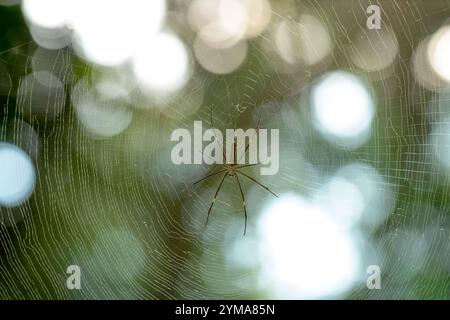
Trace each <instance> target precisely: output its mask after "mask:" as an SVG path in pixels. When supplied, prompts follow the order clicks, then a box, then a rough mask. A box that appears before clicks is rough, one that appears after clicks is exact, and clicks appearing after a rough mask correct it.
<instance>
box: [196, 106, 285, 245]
mask: <svg viewBox="0 0 450 320" xmlns="http://www.w3.org/2000/svg"><path fill="white" fill-rule="evenodd" d="M260 120H261V117H260V118H259V120H258V125H257V127H256V134H258V130H259V122H260ZM210 121H211V128H214V125H213V118H212V110H211V118H210ZM249 144H250V141H248V142H247V144H246V146H245V150H244V153H243V154H242V155H241V157H242V156H245V154H246V153H247V150H248V148H249ZM232 148H233V150H234V153H233V162H231V163H226V157H225V153H224V152H223V149H222V155H223V159H224V161H223V162H224V164H223V165H222V169H220V170H218V171H216V172H213V173H210V174H208V175H206V176H205V177H203V178H201V179H200V180H198V181H196V182H194V183H193V185H196V184H197V183H200V182H202V181H205V180H207V179H209V178H211V177H213V176H215V175H217V174H221V173H224V175H223V176H222V179H221V180H220V183H219V186H218V187H217V190H216V193H215V194H214V198H213V199H212V201H211V205H210V206H209V209H208V214H207V216H206V223H205V227H206V225H207V224H208V220H209V216H210V214H211V210H212V208H213V206H214V203H215V202H216V199H217V196H218V194H219V192H220V189H221V188H222V185H223V182H224V181H225V178H227V177H235V178H236V182H237V185H238V187H239V191H240V193H241V199H242V205H243V207H244V236H245V233H246V231H247V207H246V205H245V196H244V192H243V191H242V186H241V182H240V180H239V176H240V175H242V176H243V177H245V178H247V179H249V180H251V181H252V182H254V183H256V184H258V185H259V186H261V187H262V188H264V189H266V190H267V191H268V192H270V193H271V194H273V195H274V196H275V197H277V198H278V195H276V194H275V193H274V192H273V191H272V190H270V189H269V188H268V187H266V186H265V185H263V184H262V183H261V182H259V181H258V180H256V179H255V178H253V177H251V176H250V175H248V174H246V173H244V172H242V171H241V169H243V168H248V167H252V166H256V165H259V163H255V164H245V165H239V164H238V163H237V162H238V161H237V152H236V143H235V142H233V144H232Z"/></svg>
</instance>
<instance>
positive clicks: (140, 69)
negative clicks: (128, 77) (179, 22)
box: [133, 33, 190, 93]
mask: <svg viewBox="0 0 450 320" xmlns="http://www.w3.org/2000/svg"><path fill="white" fill-rule="evenodd" d="M189 68H190V61H189V55H188V52H187V50H186V47H185V46H184V44H183V43H182V42H181V40H180V39H179V38H178V37H176V36H175V35H172V34H169V33H161V34H158V35H156V36H155V37H154V38H150V39H149V40H148V42H147V43H146V46H145V47H142V48H140V50H139V51H138V52H137V53H136V55H135V56H134V58H133V70H134V73H135V75H136V79H137V80H138V82H139V85H141V86H142V87H143V88H145V89H149V90H152V91H154V92H161V93H164V92H170V91H174V90H177V89H180V88H181V87H182V86H183V85H185V84H186V81H187V80H188V77H189V72H190V70H189Z"/></svg>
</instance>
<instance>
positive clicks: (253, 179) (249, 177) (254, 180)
mask: <svg viewBox="0 0 450 320" xmlns="http://www.w3.org/2000/svg"><path fill="white" fill-rule="evenodd" d="M236 172H238V173H240V174H242V175H243V176H245V177H247V178H248V179H250V180H252V181H253V182H256V183H257V184H259V185H260V186H261V187H263V188H264V189H266V190H267V191H269V192H270V193H271V194H273V195H274V196H275V197H277V198H279V197H278V196H277V195H276V194H275V193H274V192H273V191H272V190H270V189H269V188H267V187H266V186H265V185H263V184H262V183H261V182H259V181H258V180H256V179H255V178H253V177H251V176H249V175H248V174H245V173H243V172H242V171H239V170H236Z"/></svg>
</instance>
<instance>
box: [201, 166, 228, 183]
mask: <svg viewBox="0 0 450 320" xmlns="http://www.w3.org/2000/svg"><path fill="white" fill-rule="evenodd" d="M225 171H227V169H222V170H219V171H216V172H213V173H210V174H208V175H207V176H205V177H203V178H201V179H200V180H197V181H195V182H194V183H193V185H195V184H197V183H199V182H202V181H203V180H206V179H208V178H209V177H212V176H214V175H216V174H219V173H222V172H225Z"/></svg>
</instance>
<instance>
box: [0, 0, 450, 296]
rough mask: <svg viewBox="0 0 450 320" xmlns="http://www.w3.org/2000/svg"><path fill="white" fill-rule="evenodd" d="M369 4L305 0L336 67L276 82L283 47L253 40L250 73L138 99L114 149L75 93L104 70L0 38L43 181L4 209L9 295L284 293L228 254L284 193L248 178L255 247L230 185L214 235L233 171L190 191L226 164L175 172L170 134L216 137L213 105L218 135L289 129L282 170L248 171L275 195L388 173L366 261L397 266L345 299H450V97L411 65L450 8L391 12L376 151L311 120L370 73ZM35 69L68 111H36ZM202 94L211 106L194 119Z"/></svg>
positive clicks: (373, 84)
mask: <svg viewBox="0 0 450 320" xmlns="http://www.w3.org/2000/svg"><path fill="white" fill-rule="evenodd" d="M369 4H373V3H369V2H368V1H346V2H345V3H344V2H343V1H327V2H323V1H320V2H319V1H314V0H311V1H304V2H302V3H300V2H295V3H294V5H293V10H294V11H293V12H292V13H291V14H292V16H294V15H295V12H296V13H301V12H304V11H306V12H309V13H310V14H312V15H314V16H315V17H317V18H318V19H320V20H321V21H322V23H324V25H325V26H326V27H327V29H328V30H329V31H330V32H331V34H332V41H333V45H334V48H333V51H332V53H331V54H330V57H329V59H328V60H327V62H326V63H323V64H319V65H316V66H314V67H307V66H304V67H303V68H300V69H299V70H298V71H296V72H295V73H288V72H277V71H276V70H274V68H273V67H272V66H271V62H272V60H273V57H272V56H270V55H269V54H268V53H267V52H266V51H265V50H264V47H265V46H267V45H269V46H270V45H271V43H270V41H271V40H270V39H269V38H268V37H266V36H265V35H263V36H261V37H258V38H256V39H254V40H251V41H249V50H248V54H247V58H246V61H245V63H244V64H243V65H242V66H241V67H240V68H239V69H238V70H237V71H236V72H234V73H232V74H230V75H226V76H216V75H212V74H210V73H208V72H206V71H203V70H202V69H201V68H200V67H198V68H197V69H196V74H195V76H194V79H193V80H192V81H191V82H190V83H189V84H188V89H187V90H183V91H182V92H181V93H180V94H179V96H177V97H175V98H173V99H171V100H170V101H169V102H166V103H165V104H166V105H165V106H164V108H163V109H161V110H160V109H157V108H150V109H143V108H139V107H136V106H140V105H141V104H142V103H143V102H142V100H140V98H139V97H137V98H136V99H134V100H131V101H129V102H127V108H128V110H131V112H132V114H133V120H132V122H131V124H130V125H129V127H128V128H127V129H126V130H124V131H123V132H121V133H120V134H118V135H115V136H113V137H111V138H107V139H93V138H92V137H91V136H90V135H89V134H88V133H87V132H86V130H85V129H84V128H83V126H82V125H81V124H80V122H79V121H78V120H77V114H76V111H75V110H74V108H73V106H72V103H71V99H70V96H71V92H72V91H73V90H74V87H75V84H76V83H77V81H78V80H79V79H82V78H89V77H90V76H92V75H93V74H95V73H96V72H97V73H98V72H99V71H98V70H97V71H96V70H94V68H91V66H89V65H87V64H86V63H84V62H82V61H80V60H79V59H78V58H77V57H76V56H75V55H74V54H73V53H72V52H71V50H70V48H66V49H61V50H57V51H55V52H52V55H51V57H52V58H45V57H47V56H45V55H43V56H42V57H40V56H39V55H36V54H35V52H36V50H37V49H38V47H37V46H36V45H35V44H34V43H33V42H32V41H29V40H28V39H13V40H12V41H6V40H3V39H2V40H3V41H4V42H5V43H6V44H4V43H3V42H2V47H1V48H2V49H1V50H0V94H1V98H0V99H1V104H2V109H1V111H0V140H2V141H7V142H11V143H13V144H15V145H18V146H20V147H21V148H22V149H23V150H25V151H26V152H27V153H28V154H29V155H30V156H31V158H32V160H33V162H34V165H35V168H36V172H37V183H36V187H35V190H34V193H33V195H32V197H31V198H30V199H29V200H28V201H27V202H25V203H24V204H22V205H21V206H19V207H16V208H1V209H0V213H1V215H2V216H1V217H2V225H1V226H0V297H1V298H7V299H11V298H14V299H24V298H28V299H49V298H56V299H78V298H106V299H112V298H124V299H144V298H145V299H157V298H168V299H176V298H185V299H198V298H215V299H221V298H228V299H236V298H265V297H270V295H267V293H264V292H261V291H259V290H257V289H255V283H256V282H257V281H258V280H257V274H258V272H257V271H258V268H259V267H260V266H259V265H258V264H257V262H247V263H241V264H239V263H238V264H236V263H232V262H230V258H229V252H230V250H231V249H230V248H234V247H235V246H237V245H238V246H242V248H243V249H242V250H243V251H244V252H246V251H245V250H247V251H248V250H251V248H253V247H252V246H253V245H254V244H255V242H257V241H258V239H257V238H255V237H254V236H252V234H253V235H254V234H255V233H256V223H257V221H258V216H259V214H260V212H261V210H262V209H263V208H264V206H265V205H267V203H268V201H270V200H272V199H271V197H272V196H271V195H270V194H269V193H267V192H266V191H265V190H263V189H261V188H260V187H259V186H257V185H255V184H254V183H251V182H250V181H248V180H245V179H241V183H242V186H243V190H244V194H245V197H246V203H247V211H248V226H247V236H246V237H245V238H242V231H243V223H244V220H243V219H244V213H243V208H242V201H241V197H240V193H239V189H238V187H237V185H236V183H235V181H234V180H233V179H226V180H225V183H224V185H223V187H222V190H221V192H220V194H219V199H218V201H217V202H216V203H215V205H214V208H213V210H212V212H211V217H210V219H209V223H208V226H207V227H206V228H205V227H204V224H205V219H206V213H207V211H208V208H209V205H210V203H211V200H212V198H213V194H214V192H215V190H216V188H217V186H218V183H219V182H220V175H218V176H216V177H214V178H211V179H208V180H206V181H204V182H203V183H201V184H199V185H197V186H195V187H194V186H192V182H194V181H196V180H198V179H200V178H201V177H203V176H204V175H206V174H208V173H210V172H213V171H212V170H215V169H218V166H206V165H183V166H176V165H173V164H172V162H171V161H170V152H171V148H172V146H173V144H172V143H171V142H170V133H171V132H172V130H174V129H176V128H187V129H188V130H190V131H191V132H192V130H193V121H194V120H202V122H203V125H204V129H206V127H209V122H210V112H211V109H212V114H213V119H214V126H215V127H217V128H219V129H220V130H222V131H224V130H225V129H226V128H233V127H234V126H235V125H236V127H241V128H254V127H256V123H257V120H258V117H259V116H261V125H260V127H261V128H268V129H270V128H279V129H280V139H281V142H280V170H279V172H278V174H277V175H275V176H259V170H258V168H251V169H250V168H249V169H246V171H245V172H246V173H249V174H251V175H252V176H253V177H255V178H257V179H259V180H260V181H261V182H262V183H264V184H265V185H267V186H268V187H269V188H270V189H271V190H273V191H274V192H275V193H277V194H282V193H286V192H291V193H298V194H303V195H306V196H313V195H314V194H315V193H316V192H317V191H319V190H320V189H321V186H322V184H323V182H324V181H325V180H326V178H327V177H330V176H332V175H333V174H334V173H335V172H336V171H337V170H338V169H339V168H340V167H342V166H345V165H346V164H348V163H350V162H354V161H358V162H359V163H363V164H365V165H368V166H371V167H373V168H375V169H376V170H377V171H378V173H379V174H380V176H381V177H382V178H383V181H384V182H383V183H379V184H377V185H376V188H377V189H379V191H380V192H382V194H383V195H384V198H382V199H380V201H384V202H386V203H390V205H389V212H388V215H387V217H386V219H385V220H384V222H383V223H381V224H379V225H377V226H376V227H374V228H368V229H367V230H363V231H362V232H363V233H364V234H365V240H362V242H364V243H363V244H364V245H366V244H367V245H368V247H369V248H371V249H370V250H368V251H370V252H369V253H367V256H368V258H367V264H377V265H380V267H381V268H382V270H383V282H382V285H383V290H367V288H366V284H365V282H361V283H360V284H358V285H356V286H355V287H354V288H353V290H351V291H350V292H348V293H347V294H346V295H345V296H343V297H347V298H356V299H361V298H394V299H397V298H400V299H401V298H449V295H448V294H449V292H450V290H449V286H450V281H449V279H450V277H449V272H450V260H449V259H450V257H449V255H448V252H450V250H449V249H450V248H449V243H450V241H449V239H450V238H449V232H450V229H449V228H450V224H449V214H448V212H449V207H448V195H449V187H448V186H449V180H448V177H449V175H448V173H447V172H446V171H445V169H443V168H441V167H439V166H438V165H437V164H436V160H435V159H434V158H433V157H432V156H431V155H430V152H431V151H430V150H431V149H430V148H433V147H434V146H433V143H432V142H430V139H429V136H430V134H431V132H432V129H433V128H434V127H435V125H436V124H442V121H443V120H442V117H441V114H442V113H445V112H446V111H447V112H448V109H447V110H446V109H445V107H442V106H445V103H446V102H447V103H448V101H450V99H448V97H447V98H445V97H444V98H445V99H443V98H442V97H443V96H442V95H438V94H436V93H433V92H432V91H430V90H427V89H425V88H423V87H422V86H420V85H419V84H418V83H417V82H416V81H415V80H414V76H413V75H412V71H411V64H412V61H411V59H412V58H411V57H412V56H413V52H414V50H415V49H416V47H417V45H418V44H419V42H420V41H421V40H422V39H423V38H424V37H426V36H428V35H430V34H431V33H432V32H434V31H435V30H436V29H438V28H439V27H440V26H441V25H442V24H443V23H444V22H445V19H446V18H447V17H448V16H449V14H450V5H449V4H450V3H449V2H448V1H440V0H433V1H426V2H425V1H401V2H400V1H399V2H394V1H379V2H377V4H378V5H380V7H381V8H382V14H383V17H384V18H383V23H386V24H388V25H390V26H391V27H392V29H393V30H394V32H395V35H396V37H397V39H398V43H399V55H398V57H397V60H396V63H395V67H393V68H394V74H393V75H392V76H389V77H384V76H382V75H380V78H378V79H372V78H368V79H367V81H368V83H370V88H371V90H372V92H371V93H372V94H373V96H375V97H376V99H377V104H376V105H377V113H376V117H375V120H374V122H373V133H372V135H371V137H370V139H369V140H368V141H367V142H366V143H365V144H363V145H362V146H361V147H359V148H357V149H354V150H345V149H344V150H343V149H340V148H336V147H335V146H334V145H333V144H331V143H329V142H327V141H326V140H324V139H323V137H321V135H320V134H319V133H318V132H317V130H315V129H314V127H313V126H312V124H311V123H310V111H309V109H310V108H309V107H310V106H309V103H308V99H305V97H307V96H308V93H309V90H310V88H311V86H312V85H313V84H314V83H315V81H316V79H317V77H318V76H319V75H320V74H321V73H323V72H325V71H327V70H334V69H346V70H349V71H350V72H354V73H356V74H359V75H361V76H362V77H365V76H366V75H365V74H363V73H362V72H361V71H360V70H359V69H358V68H356V67H355V66H354V65H353V64H352V62H351V59H350V55H349V51H348V49H347V48H348V47H349V46H351V45H352V44H353V41H354V40H353V39H354V35H355V34H358V32H362V33H365V32H367V29H366V24H365V21H366V18H367V15H366V14H365V9H366V8H367V6H368V5H369ZM1 10H12V9H3V8H1ZM276 19H278V21H291V20H292V19H293V18H292V17H289V16H287V15H286V16H284V15H277V16H276ZM15 27H16V28H24V26H15ZM5 39H6V38H5ZM14 42H15V43H16V44H18V45H12V44H13V43H14ZM37 70H46V71H48V72H51V73H52V74H53V75H55V76H56V77H57V78H58V79H59V80H60V82H61V84H62V85H61V86H58V87H57V88H56V89H54V90H52V91H51V92H50V91H49V92H48V94H46V95H43V96H42V97H40V99H41V101H42V102H43V103H44V104H45V103H46V104H49V105H51V106H52V109H51V110H59V111H58V113H57V114H52V113H51V112H50V113H49V111H48V110H46V111H45V112H43V113H39V114H33V112H30V108H31V107H30V102H29V100H27V98H26V95H25V96H24V95H22V94H19V93H18V92H20V91H18V88H19V87H21V84H23V83H25V84H26V85H22V87H25V90H26V92H33V88H34V87H35V86H38V85H39V83H37V82H36V81H33V80H30V81H25V80H24V79H26V77H27V75H29V74H30V73H31V72H36V71H37ZM101 72H103V71H102V70H100V73H101ZM81 90H84V89H83V88H82V89H81ZM81 92H82V93H81V95H83V94H87V93H83V92H84V91H81ZM24 97H25V98H24ZM199 97H201V99H200V100H201V103H200V104H199V107H198V109H196V110H195V111H192V110H190V109H189V108H190V107H189V105H190V104H195V103H197V104H198V99H199ZM430 105H431V106H436V108H433V107H431V108H430ZM53 112H55V111H53ZM441 133H442V132H441ZM443 133H445V132H443ZM438 134H439V133H438ZM431 141H433V140H431ZM194 152H200V151H199V150H194ZM249 248H250V249H249ZM374 252H375V253H377V254H374V255H373V253H374ZM246 261H248V260H246ZM69 265H78V266H80V268H81V270H82V290H73V291H71V290H67V288H66V285H65V283H66V278H67V276H68V275H67V274H66V269H67V266H69ZM330 269H331V270H332V266H330Z"/></svg>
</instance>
